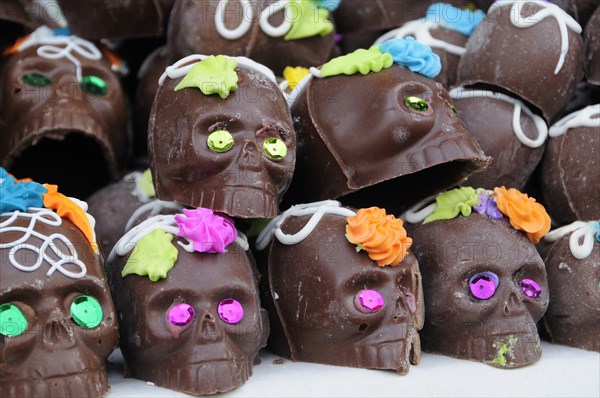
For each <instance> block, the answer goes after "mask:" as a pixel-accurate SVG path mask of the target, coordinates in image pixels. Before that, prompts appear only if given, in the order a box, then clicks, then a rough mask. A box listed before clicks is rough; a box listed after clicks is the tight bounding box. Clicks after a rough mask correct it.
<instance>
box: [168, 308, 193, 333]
mask: <svg viewBox="0 0 600 398" xmlns="http://www.w3.org/2000/svg"><path fill="white" fill-rule="evenodd" d="M195 315H196V313H195V311H194V308H193V307H192V306H191V305H189V304H183V303H182V304H175V305H174V306H172V307H171V308H169V312H168V313H167V317H168V318H169V322H171V324H172V325H174V326H180V327H181V326H187V325H189V324H190V323H192V322H193V321H194V317H195Z"/></svg>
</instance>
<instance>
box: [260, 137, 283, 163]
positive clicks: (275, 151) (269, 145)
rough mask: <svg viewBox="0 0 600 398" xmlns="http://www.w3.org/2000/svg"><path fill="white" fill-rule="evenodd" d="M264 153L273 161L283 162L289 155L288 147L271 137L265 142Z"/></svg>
mask: <svg viewBox="0 0 600 398" xmlns="http://www.w3.org/2000/svg"><path fill="white" fill-rule="evenodd" d="M263 151H265V153H266V154H267V156H268V157H270V158H271V159H273V160H281V159H283V158H285V155H287V146H285V143H284V142H283V141H282V140H281V139H279V138H276V137H269V138H267V139H266V140H264V141H263Z"/></svg>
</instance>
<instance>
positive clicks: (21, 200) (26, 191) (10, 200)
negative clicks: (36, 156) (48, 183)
mask: <svg viewBox="0 0 600 398" xmlns="http://www.w3.org/2000/svg"><path fill="white" fill-rule="evenodd" d="M47 192H48V190H47V189H46V188H44V186H43V185H41V184H38V183H37V182H19V181H16V180H15V178H14V177H13V176H11V175H9V174H8V172H7V171H6V170H4V169H3V168H1V167H0V214H2V213H8V212H11V211H16V210H19V211H27V209H28V208H29V207H44V199H43V198H42V194H44V193H47Z"/></svg>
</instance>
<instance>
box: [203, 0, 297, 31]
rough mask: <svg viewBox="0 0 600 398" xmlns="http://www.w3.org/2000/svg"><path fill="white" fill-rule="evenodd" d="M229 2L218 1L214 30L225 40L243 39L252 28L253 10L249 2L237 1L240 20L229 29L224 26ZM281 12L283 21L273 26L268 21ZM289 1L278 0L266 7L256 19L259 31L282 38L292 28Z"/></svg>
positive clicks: (226, 0) (227, 0)
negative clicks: (239, 5) (239, 8)
mask: <svg viewBox="0 0 600 398" xmlns="http://www.w3.org/2000/svg"><path fill="white" fill-rule="evenodd" d="M229 1H230V0H219V4H218V5H217V10H216V12H215V28H216V29H217V32H219V34H220V35H221V36H222V37H223V38H225V39H227V40H237V39H240V38H241V37H243V36H244V35H245V34H246V33H248V31H249V30H250V28H251V27H252V21H253V19H254V10H253V7H252V4H250V1H249V0H238V1H239V2H240V4H241V6H242V14H243V16H242V20H241V21H240V24H239V25H238V26H237V28H235V29H229V28H227V27H226V26H225V18H224V15H225V8H226V7H227V3H229ZM280 11H283V13H284V15H283V21H282V22H281V24H279V26H273V25H272V24H271V22H269V19H270V18H271V17H272V16H273V15H275V14H277V13H278V12H280ZM291 11H292V10H291V7H290V1H289V0H279V1H277V2H276V3H274V4H271V5H269V6H267V7H266V8H265V9H264V10H262V12H261V13H260V16H259V18H258V24H259V25H260V28H261V30H262V31H263V32H264V33H265V34H266V35H268V36H271V37H282V36H285V35H286V34H287V33H288V32H289V31H290V29H291V28H292V15H291Z"/></svg>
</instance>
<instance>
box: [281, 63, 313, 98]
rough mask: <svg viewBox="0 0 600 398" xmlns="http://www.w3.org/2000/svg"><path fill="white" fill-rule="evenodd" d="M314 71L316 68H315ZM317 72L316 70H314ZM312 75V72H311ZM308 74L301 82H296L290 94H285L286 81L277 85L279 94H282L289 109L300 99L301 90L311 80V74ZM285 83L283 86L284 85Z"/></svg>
mask: <svg viewBox="0 0 600 398" xmlns="http://www.w3.org/2000/svg"><path fill="white" fill-rule="evenodd" d="M315 69H316V68H315ZM316 70H318V69H316ZM311 73H312V71H311ZM311 73H309V74H308V75H306V76H304V77H303V78H302V80H300V81H299V82H298V84H296V87H294V89H293V90H292V91H291V92H289V93H288V92H287V91H286V90H287V85H288V81H287V80H284V81H283V82H281V84H280V85H279V89H280V90H281V92H282V93H283V96H284V97H285V100H286V101H287V103H288V106H289V107H290V108H291V107H292V105H294V103H295V102H296V100H297V99H298V98H299V97H300V93H301V92H302V90H303V89H304V87H305V86H306V85H307V84H308V82H309V81H310V79H311V78H312V76H313V75H312V74H311ZM284 83H285V85H284Z"/></svg>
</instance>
